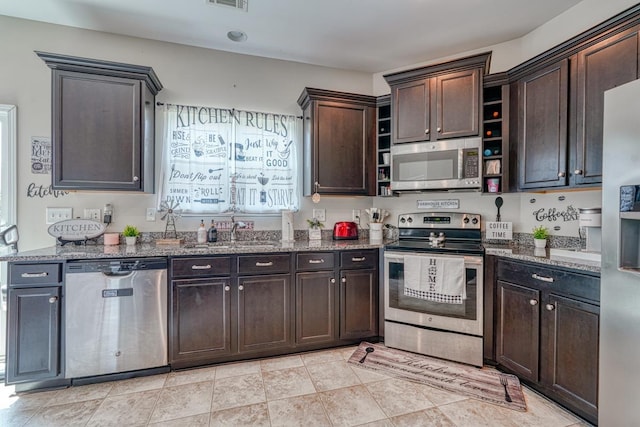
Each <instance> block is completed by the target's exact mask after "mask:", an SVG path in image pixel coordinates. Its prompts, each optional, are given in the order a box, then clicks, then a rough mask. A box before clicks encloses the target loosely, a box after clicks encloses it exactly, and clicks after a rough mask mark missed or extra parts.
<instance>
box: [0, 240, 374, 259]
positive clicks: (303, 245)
mask: <svg viewBox="0 0 640 427" xmlns="http://www.w3.org/2000/svg"><path fill="white" fill-rule="evenodd" d="M385 243H386V242H385ZM383 246H384V243H379V244H371V243H370V242H369V240H368V239H366V240H365V239H360V240H319V241H309V240H301V241H296V242H293V243H281V242H278V241H238V242H235V243H231V242H224V241H223V242H218V243H214V244H211V245H202V246H199V245H194V244H193V243H187V244H184V245H180V246H178V245H156V244H154V243H142V244H138V245H135V246H127V245H114V246H104V245H92V244H88V245H86V246H85V245H80V246H76V245H73V244H67V245H65V246H51V247H47V248H42V249H35V250H31V251H24V252H18V253H15V254H7V255H3V256H0V261H8V262H18V261H61V260H71V259H96V258H135V257H168V256H189V255H195V256H198V255H221V254H239V253H276V252H300V251H336V250H352V249H373V248H381V247H383Z"/></svg>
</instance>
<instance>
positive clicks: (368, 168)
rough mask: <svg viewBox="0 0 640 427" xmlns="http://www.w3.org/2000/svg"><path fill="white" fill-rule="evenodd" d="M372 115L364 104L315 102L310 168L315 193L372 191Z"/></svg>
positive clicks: (372, 192)
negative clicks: (311, 163)
mask: <svg viewBox="0 0 640 427" xmlns="http://www.w3.org/2000/svg"><path fill="white" fill-rule="evenodd" d="M374 118H375V108H373V107H368V106H366V105H360V104H355V103H353V104H351V103H341V102H331V101H317V102H316V107H315V115H314V121H315V123H314V137H313V141H314V143H313V148H312V149H313V166H312V167H313V170H314V174H313V175H314V176H315V182H317V183H318V188H317V191H318V192H319V193H322V194H352V195H374V194H375V175H374V173H373V172H374V170H375V168H374V164H375V141H374V139H373V136H374V132H375V131H374V129H375V127H374V126H375V122H374ZM314 190H315V189H314V188H312V191H314Z"/></svg>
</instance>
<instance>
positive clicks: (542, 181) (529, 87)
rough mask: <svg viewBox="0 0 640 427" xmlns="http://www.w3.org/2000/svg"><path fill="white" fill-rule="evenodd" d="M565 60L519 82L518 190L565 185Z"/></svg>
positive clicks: (567, 81) (566, 74)
mask: <svg viewBox="0 0 640 427" xmlns="http://www.w3.org/2000/svg"><path fill="white" fill-rule="evenodd" d="M568 70H569V67H568V60H566V59H565V60H563V61H560V62H558V63H557V64H553V65H551V66H549V67H547V68H544V69H542V70H540V71H537V72H535V73H533V74H531V75H528V76H526V77H523V78H522V79H520V81H518V83H517V86H518V99H519V104H518V106H517V107H518V110H517V111H518V158H519V163H520V167H519V178H520V188H522V189H528V188H544V187H557V186H563V185H566V184H567V179H568V178H567V176H568V174H567V98H568V90H569V86H568V83H569V75H568V72H569V71H568Z"/></svg>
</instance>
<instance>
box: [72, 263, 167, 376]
mask: <svg viewBox="0 0 640 427" xmlns="http://www.w3.org/2000/svg"><path fill="white" fill-rule="evenodd" d="M65 337H66V345H65V377H66V378H79V377H87V376H96V375H103V374H110V373H117V372H126V371H133V370H139V369H146V368H153V367H159V366H164V365H167V357H168V356H167V260H166V259H164V258H144V259H142V258H140V259H136V258H129V259H114V260H110V259H103V260H93V261H70V262H68V263H67V264H66V276H65Z"/></svg>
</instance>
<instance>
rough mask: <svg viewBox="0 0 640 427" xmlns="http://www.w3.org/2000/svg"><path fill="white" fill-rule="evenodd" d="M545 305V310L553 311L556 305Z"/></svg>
mask: <svg viewBox="0 0 640 427" xmlns="http://www.w3.org/2000/svg"><path fill="white" fill-rule="evenodd" d="M545 307H546V308H547V311H553V310H555V308H556V306H555V305H553V304H547V305H546V306H545Z"/></svg>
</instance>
